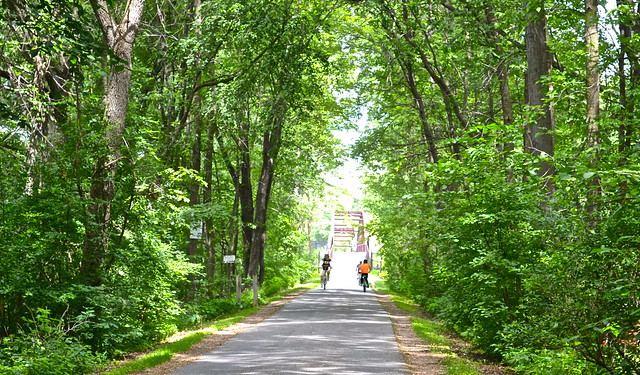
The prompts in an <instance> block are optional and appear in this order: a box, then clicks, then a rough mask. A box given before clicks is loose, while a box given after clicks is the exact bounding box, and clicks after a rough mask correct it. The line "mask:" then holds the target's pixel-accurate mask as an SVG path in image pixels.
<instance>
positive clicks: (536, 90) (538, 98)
mask: <svg viewBox="0 0 640 375" xmlns="http://www.w3.org/2000/svg"><path fill="white" fill-rule="evenodd" d="M542 5H543V4H542V3H540V4H539V7H537V8H538V10H536V11H534V12H533V13H532V14H529V23H528V24H527V27H526V30H525V41H526V50H527V73H526V74H527V77H526V95H527V105H528V106H529V107H530V109H531V112H532V116H533V118H532V119H531V120H530V125H528V126H527V128H526V129H525V150H526V151H527V152H529V153H530V154H532V155H544V154H546V155H548V158H552V157H553V154H554V148H555V141H554V136H553V130H554V121H553V115H552V111H551V108H550V106H549V104H548V103H546V100H547V88H546V87H545V86H544V84H543V82H542V79H543V78H544V77H545V76H546V75H548V74H549V73H550V71H551V60H550V56H549V52H548V49H547V20H546V13H545V11H544V9H543V7H542ZM531 8H536V7H531ZM554 174H555V170H554V167H553V164H552V163H551V162H550V161H549V160H543V161H542V162H541V164H540V169H539V170H538V176H540V177H542V178H544V187H545V188H546V190H547V191H548V192H549V193H552V192H553V191H554V187H553V184H552V183H551V180H550V179H549V177H551V176H552V175H554Z"/></svg>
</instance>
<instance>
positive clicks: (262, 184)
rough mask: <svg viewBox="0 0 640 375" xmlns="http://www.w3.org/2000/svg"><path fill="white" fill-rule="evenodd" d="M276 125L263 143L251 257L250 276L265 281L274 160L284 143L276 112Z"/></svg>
mask: <svg viewBox="0 0 640 375" xmlns="http://www.w3.org/2000/svg"><path fill="white" fill-rule="evenodd" d="M276 116H278V118H277V119H276V123H275V126H274V128H273V130H271V132H265V133H264V135H263V144H262V172H261V174H260V180H259V182H258V189H257V192H256V207H255V220H254V225H255V229H254V231H253V239H252V241H251V257H250V260H249V272H248V274H249V276H253V275H256V274H257V275H258V281H259V282H260V283H262V282H263V281H264V244H265V241H266V229H267V226H266V224H267V211H268V208H269V200H270V198H271V187H272V185H273V176H274V162H275V160H276V159H277V157H278V152H279V151H280V145H281V143H282V122H283V121H284V120H283V118H281V117H280V116H281V115H280V114H276Z"/></svg>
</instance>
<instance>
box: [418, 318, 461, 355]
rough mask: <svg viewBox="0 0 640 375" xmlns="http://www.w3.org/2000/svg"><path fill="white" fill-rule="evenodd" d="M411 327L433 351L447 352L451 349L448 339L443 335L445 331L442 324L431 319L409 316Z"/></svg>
mask: <svg viewBox="0 0 640 375" xmlns="http://www.w3.org/2000/svg"><path fill="white" fill-rule="evenodd" d="M411 327H412V328H413V330H414V331H415V332H416V334H418V336H420V337H421V338H422V339H424V340H425V341H426V342H427V343H428V344H429V346H431V347H433V349H434V351H438V352H449V351H450V350H451V347H450V343H449V340H448V339H447V337H446V336H445V335H444V334H445V332H446V331H447V330H446V328H445V327H444V325H442V324H441V323H438V322H435V321H433V320H427V319H422V318H415V317H414V318H411Z"/></svg>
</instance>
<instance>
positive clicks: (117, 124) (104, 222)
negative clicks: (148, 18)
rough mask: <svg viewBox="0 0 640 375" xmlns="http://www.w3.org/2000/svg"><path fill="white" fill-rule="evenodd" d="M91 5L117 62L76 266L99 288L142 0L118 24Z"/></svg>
mask: <svg viewBox="0 0 640 375" xmlns="http://www.w3.org/2000/svg"><path fill="white" fill-rule="evenodd" d="M91 6H92V8H93V11H94V14H95V17H96V20H97V21H98V24H99V25H100V28H101V30H102V35H103V40H104V43H105V45H106V46H107V48H108V49H109V51H110V52H111V53H113V54H114V55H115V57H117V58H118V59H119V60H117V61H113V62H112V63H111V64H110V73H109V76H108V78H107V82H106V87H105V94H104V99H103V101H104V105H105V123H106V131H105V134H104V138H105V142H106V144H107V154H106V155H100V156H99V157H98V158H97V161H96V165H95V168H94V174H93V176H92V183H91V193H90V197H91V202H92V203H91V205H90V207H89V209H88V214H89V219H88V221H87V223H85V229H86V235H85V242H84V248H83V258H82V264H81V267H80V275H81V276H82V277H83V278H84V279H85V281H86V282H87V283H88V284H90V285H100V284H101V283H102V278H101V272H102V271H103V268H104V262H105V256H106V252H107V250H108V244H109V236H110V226H111V203H112V200H113V197H114V195H115V184H114V180H115V176H116V173H117V170H118V164H119V161H120V157H121V156H120V155H121V153H120V147H121V145H122V136H123V134H124V129H125V124H126V115H127V107H128V102H129V88H130V85H131V56H132V53H133V43H134V41H135V37H136V33H137V31H138V27H139V25H140V22H141V20H142V11H143V7H144V0H129V1H128V2H127V5H126V8H125V10H124V12H123V17H122V22H120V23H116V21H115V20H114V18H113V15H112V13H111V9H110V8H109V4H108V3H107V2H106V1H105V0H91Z"/></svg>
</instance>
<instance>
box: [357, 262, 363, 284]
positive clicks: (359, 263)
mask: <svg viewBox="0 0 640 375" xmlns="http://www.w3.org/2000/svg"><path fill="white" fill-rule="evenodd" d="M361 264H362V261H360V262H358V265H357V266H356V271H357V272H358V285H362V280H361V279H360V265H361Z"/></svg>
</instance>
